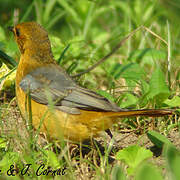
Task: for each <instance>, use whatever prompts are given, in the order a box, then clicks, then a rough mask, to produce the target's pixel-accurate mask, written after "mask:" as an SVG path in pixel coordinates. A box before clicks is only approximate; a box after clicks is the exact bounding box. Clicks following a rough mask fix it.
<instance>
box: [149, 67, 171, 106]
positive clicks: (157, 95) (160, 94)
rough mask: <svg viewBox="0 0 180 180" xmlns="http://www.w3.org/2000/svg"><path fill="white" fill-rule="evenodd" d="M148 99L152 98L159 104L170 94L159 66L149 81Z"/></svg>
mask: <svg viewBox="0 0 180 180" xmlns="http://www.w3.org/2000/svg"><path fill="white" fill-rule="evenodd" d="M149 85H150V87H149V93H148V95H147V97H148V99H154V100H155V102H156V103H157V105H159V104H161V103H162V102H163V101H164V100H165V99H167V98H168V97H169V95H170V91H169V89H168V86H167V84H166V81H165V77H164V74H163V72H162V71H161V70H160V68H157V69H156V70H155V71H154V72H153V74H152V77H151V80H150V83H149Z"/></svg>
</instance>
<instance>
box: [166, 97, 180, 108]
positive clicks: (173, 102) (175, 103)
mask: <svg viewBox="0 0 180 180" xmlns="http://www.w3.org/2000/svg"><path fill="white" fill-rule="evenodd" d="M164 103H165V104H167V105H168V106H169V107H180V97H179V96H174V97H173V98H172V99H166V100H165V101H164Z"/></svg>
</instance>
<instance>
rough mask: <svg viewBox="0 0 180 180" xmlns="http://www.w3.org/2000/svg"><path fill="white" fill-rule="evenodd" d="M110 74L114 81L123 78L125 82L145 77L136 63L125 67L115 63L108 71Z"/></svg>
mask: <svg viewBox="0 0 180 180" xmlns="http://www.w3.org/2000/svg"><path fill="white" fill-rule="evenodd" d="M110 74H111V75H112V76H113V77H114V78H115V79H118V78H120V77H123V78H125V79H126V80H129V79H130V80H135V81H137V80H140V79H141V78H142V77H143V76H144V75H145V72H144V70H143V68H142V67H140V66H139V65H138V64H136V63H129V64H126V65H122V64H119V63H117V64H115V65H114V66H113V67H112V69H111V70H110Z"/></svg>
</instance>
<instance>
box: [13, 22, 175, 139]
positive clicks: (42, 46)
mask: <svg viewBox="0 0 180 180" xmlns="http://www.w3.org/2000/svg"><path fill="white" fill-rule="evenodd" d="M11 31H13V33H14V36H15V39H16V42H17V44H18V46H19V50H20V52H21V58H20V62H19V65H18V68H17V74H16V97H17V102H18V106H19V108H20V111H21V114H22V116H23V117H26V114H27V109H26V104H27V98H26V97H27V92H30V95H31V107H32V124H33V126H34V128H35V129H38V128H40V131H42V132H45V133H46V134H48V135H49V136H50V137H51V138H56V139H61V138H64V139H67V140H68V139H69V140H72V141H83V140H86V139H89V138H91V137H93V136H97V135H98V134H99V132H100V131H103V130H107V129H108V128H110V127H111V126H112V124H114V123H116V122H117V119H118V117H130V116H164V115H170V114H172V111H171V110H165V109H159V110H158V109H144V110H143V109H142V110H128V109H121V108H119V107H118V106H117V105H116V104H114V103H112V102H110V101H109V100H108V99H106V98H104V97H102V96H100V95H98V94H96V93H95V92H93V91H91V90H88V89H86V88H83V87H80V86H79V85H78V84H76V82H74V81H73V79H72V78H71V77H70V76H69V75H68V74H67V73H66V72H65V71H64V70H63V69H62V68H61V67H60V66H59V65H58V64H57V63H56V61H55V60H54V58H53V55H52V52H51V45H50V41H49V38H48V33H47V32H46V31H45V30H44V29H43V28H42V27H41V26H40V25H39V24H37V23H36V22H25V23H21V24H18V25H16V26H15V27H11ZM50 102H51V103H50ZM52 105H53V108H52Z"/></svg>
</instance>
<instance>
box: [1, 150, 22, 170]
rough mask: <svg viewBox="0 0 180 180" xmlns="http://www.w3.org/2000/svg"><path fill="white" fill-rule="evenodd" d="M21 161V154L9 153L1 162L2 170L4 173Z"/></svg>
mask: <svg viewBox="0 0 180 180" xmlns="http://www.w3.org/2000/svg"><path fill="white" fill-rule="evenodd" d="M18 161H19V154H18V153H17V152H7V153H6V154H5V155H4V156H3V159H2V160H1V161H0V169H1V170H2V171H3V172H4V171H7V170H8V169H9V168H10V165H13V164H15V163H17V162H18Z"/></svg>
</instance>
